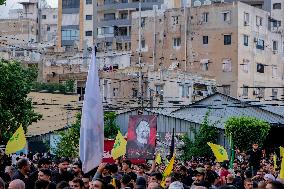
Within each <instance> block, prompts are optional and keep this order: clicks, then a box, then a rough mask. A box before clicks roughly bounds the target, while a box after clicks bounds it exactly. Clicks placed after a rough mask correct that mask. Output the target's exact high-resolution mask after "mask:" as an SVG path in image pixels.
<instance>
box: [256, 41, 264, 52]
mask: <svg viewBox="0 0 284 189" xmlns="http://www.w3.org/2000/svg"><path fill="white" fill-rule="evenodd" d="M256 48H257V49H260V50H264V40H262V39H257V43H256Z"/></svg>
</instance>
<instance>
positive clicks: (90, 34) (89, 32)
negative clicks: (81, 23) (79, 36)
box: [85, 31, 93, 36]
mask: <svg viewBox="0 0 284 189" xmlns="http://www.w3.org/2000/svg"><path fill="white" fill-rule="evenodd" d="M85 35H86V36H92V35H93V32H92V31H86V32H85Z"/></svg>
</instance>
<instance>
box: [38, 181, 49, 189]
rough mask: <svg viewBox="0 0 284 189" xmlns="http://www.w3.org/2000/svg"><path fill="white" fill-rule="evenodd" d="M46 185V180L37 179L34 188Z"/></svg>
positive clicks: (44, 187) (43, 188)
mask: <svg viewBox="0 0 284 189" xmlns="http://www.w3.org/2000/svg"><path fill="white" fill-rule="evenodd" d="M48 185H49V182H48V181H46V180H37V181H36V182H35V189H46V187H48Z"/></svg>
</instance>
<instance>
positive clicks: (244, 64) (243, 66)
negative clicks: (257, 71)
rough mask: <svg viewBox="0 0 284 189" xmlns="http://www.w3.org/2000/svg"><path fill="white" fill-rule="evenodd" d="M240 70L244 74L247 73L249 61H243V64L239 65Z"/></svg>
mask: <svg viewBox="0 0 284 189" xmlns="http://www.w3.org/2000/svg"><path fill="white" fill-rule="evenodd" d="M241 66H242V70H243V72H245V73H248V67H249V60H247V59H243V63H242V64H241Z"/></svg>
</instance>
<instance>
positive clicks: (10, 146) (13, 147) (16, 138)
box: [5, 125, 27, 155]
mask: <svg viewBox="0 0 284 189" xmlns="http://www.w3.org/2000/svg"><path fill="white" fill-rule="evenodd" d="M26 144H27V140H26V136H25V132H24V128H23V126H22V125H21V126H20V127H19V128H18V129H17V130H16V132H15V133H14V134H13V136H12V137H11V138H10V140H9V141H8V143H7V145H6V150H5V154H7V155H10V154H12V153H15V152H17V151H19V150H22V149H23V148H24V147H25V146H26Z"/></svg>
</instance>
